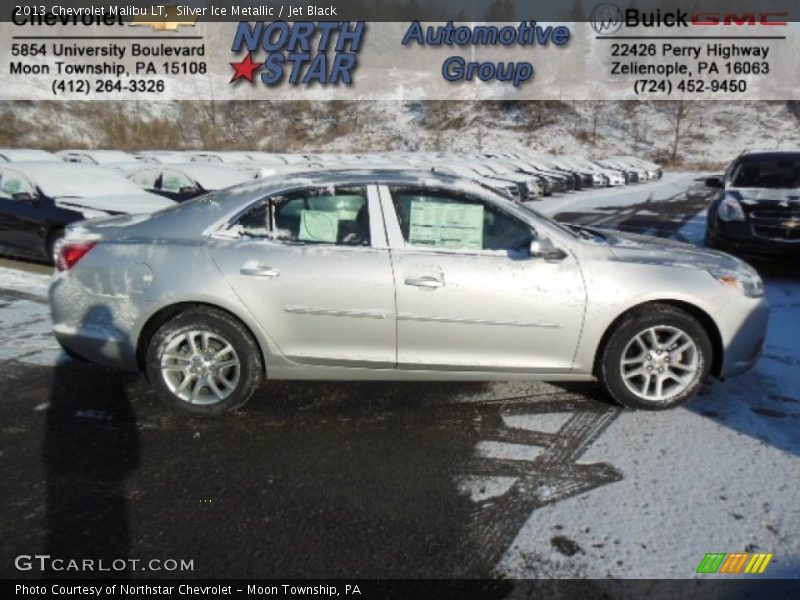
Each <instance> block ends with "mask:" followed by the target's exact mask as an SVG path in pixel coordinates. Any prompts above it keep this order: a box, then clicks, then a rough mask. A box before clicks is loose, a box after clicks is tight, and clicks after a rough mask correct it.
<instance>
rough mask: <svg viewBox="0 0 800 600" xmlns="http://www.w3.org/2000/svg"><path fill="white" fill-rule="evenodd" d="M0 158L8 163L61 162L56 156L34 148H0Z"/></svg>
mask: <svg viewBox="0 0 800 600" xmlns="http://www.w3.org/2000/svg"><path fill="white" fill-rule="evenodd" d="M0 156H2V157H4V158H6V159H8V161H9V162H20V161H39V162H44V161H50V162H63V161H62V160H61V157H60V156H56V155H55V154H53V153H52V152H48V151H47V150H37V149H35V148H0Z"/></svg>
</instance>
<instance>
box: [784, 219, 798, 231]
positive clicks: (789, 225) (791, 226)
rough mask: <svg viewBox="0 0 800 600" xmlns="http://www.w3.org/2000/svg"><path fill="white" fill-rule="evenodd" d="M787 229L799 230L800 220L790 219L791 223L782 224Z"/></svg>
mask: <svg viewBox="0 0 800 600" xmlns="http://www.w3.org/2000/svg"><path fill="white" fill-rule="evenodd" d="M781 225H783V226H784V227H786V229H797V228H798V227H800V219H790V220H789V221H784V222H783V223H781Z"/></svg>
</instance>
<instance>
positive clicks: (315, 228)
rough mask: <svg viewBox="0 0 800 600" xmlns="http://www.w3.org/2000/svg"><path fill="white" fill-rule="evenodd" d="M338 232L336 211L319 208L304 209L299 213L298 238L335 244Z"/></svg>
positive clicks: (304, 240)
mask: <svg viewBox="0 0 800 600" xmlns="http://www.w3.org/2000/svg"><path fill="white" fill-rule="evenodd" d="M338 233H339V218H338V217H337V215H336V213H331V212H325V211H321V210H304V211H302V212H301V213H300V234H299V235H298V236H297V239H298V240H300V241H303V242H325V243H329V244H335V243H336V236H337V234H338Z"/></svg>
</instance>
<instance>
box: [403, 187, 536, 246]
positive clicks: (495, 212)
mask: <svg viewBox="0 0 800 600" xmlns="http://www.w3.org/2000/svg"><path fill="white" fill-rule="evenodd" d="M390 191H391V193H392V198H393V200H394V207H395V211H396V212H397V219H398V221H399V222H400V230H401V231H402V233H403V239H404V240H405V241H406V243H407V244H410V245H412V246H421V247H429V248H446V249H452V250H505V251H515V250H519V249H521V248H523V247H527V245H528V243H529V242H530V240H531V235H532V230H531V228H530V227H529V226H528V225H527V224H525V223H523V222H522V221H520V220H519V219H517V218H515V217H513V216H511V215H509V214H507V213H505V212H503V211H502V210H500V209H499V208H497V207H496V206H493V205H491V204H487V203H486V202H483V201H482V200H478V199H475V198H470V197H467V196H462V195H460V194H456V193H453V192H450V191H445V190H431V189H422V188H413V187H391V188H390Z"/></svg>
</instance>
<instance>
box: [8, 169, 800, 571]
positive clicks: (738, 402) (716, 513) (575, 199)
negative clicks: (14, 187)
mask: <svg viewBox="0 0 800 600" xmlns="http://www.w3.org/2000/svg"><path fill="white" fill-rule="evenodd" d="M697 177H698V174H694V173H674V174H667V175H665V177H664V179H663V180H661V181H659V182H653V183H648V184H642V185H638V186H630V187H627V188H624V189H618V190H616V189H612V190H592V191H587V192H582V193H577V194H569V195H562V196H554V197H552V198H548V199H546V200H543V201H541V202H540V203H538V205H537V208H539V209H540V210H541V211H542V212H545V213H548V214H558V213H563V212H575V211H592V210H595V209H605V210H607V209H609V208H610V207H630V206H633V205H637V206H639V205H641V204H642V203H644V202H647V201H649V202H651V203H652V204H653V207H652V209H653V212H654V213H658V211H659V203H660V202H665V201H667V200H669V201H674V200H675V197H676V196H679V195H680V194H681V192H682V190H686V189H687V187H689V186H691V185H692V182H693V180H695V179H696V178H697ZM639 208H641V206H640V207H639ZM690 217H691V218H689V219H688V220H685V222H684V221H681V223H682V225H681V227H680V229H679V232H678V234H679V237H683V238H684V239H688V240H690V241H694V242H701V241H702V237H703V230H704V219H703V214H702V212H700V213H699V214H697V215H695V216H690ZM48 279H49V278H48V277H47V276H46V275H41V274H34V273H28V272H23V271H19V270H16V269H12V268H5V267H0V363H2V364H3V365H4V366H5V367H6V368H9V367H12V368H13V364H14V362H20V363H30V364H36V365H54V364H56V363H57V362H59V361H62V360H65V357H64V355H63V354H62V353H61V352H60V351H59V349H58V346H57V344H56V343H55V341H54V339H53V338H52V336H51V334H50V333H49V311H48V307H47V303H46V288H47V284H48ZM766 294H767V297H768V299H769V301H770V304H771V306H772V318H771V322H770V328H769V332H768V337H767V342H766V350H765V354H764V357H763V358H762V360H761V361H760V362H759V363H758V365H757V367H756V368H755V369H754V370H753V371H752V372H751V373H748V374H747V375H744V376H741V377H738V378H735V379H731V380H729V381H726V382H716V383H715V384H714V385H713V387H712V388H711V390H710V392H708V393H707V394H705V395H703V396H701V397H699V398H697V399H695V400H694V401H693V402H692V403H690V404H689V405H688V406H687V407H685V408H680V409H676V410H673V411H669V412H667V413H648V412H636V411H620V410H617V409H615V408H613V407H603V406H599V407H598V404H599V403H597V402H594V401H591V400H588V401H587V400H586V399H585V398H584V399H580V398H578V400H576V402H577V404H575V405H573V407H572V408H571V409H567V408H561V405H560V404H558V402H555V403H554V406H555V408H552V409H551V408H546V409H543V408H542V405H541V403H539V405H538V407H537V408H531V407H536V406H537V402H530V404H527V405H526V404H524V403H523V404H522V405H521V406H520V405H516V407H515V408H509V409H508V410H507V411H506V410H505V409H503V410H504V411H505V412H504V414H503V416H502V423H501V424H500V428H510V429H513V430H514V431H515V432H517V434H516V435H517V438H516V439H515V440H511V439H508V438H506V439H505V440H502V439H500V440H498V439H496V436H495V439H490V438H491V436H488V437H487V439H483V440H481V441H479V442H478V443H477V445H476V447H475V457H476V460H478V461H484V463H483V464H488V465H491V464H492V461H497V462H499V463H503V464H508V463H513V462H517V463H521V464H525V463H530V464H533V463H535V462H536V461H541V460H543V457H546V456H547V455H548V453H550V454H552V453H553V452H555V451H557V450H558V446H559V440H560V439H566V438H567V437H568V435H571V436H575V431H578V435H577V436H576V437H574V440H575V441H574V447H573V449H572V450H571V452H572V455H571V456H570V459H569V460H571V461H574V462H573V463H571V464H573V465H575V467H576V468H577V469H579V470H580V469H581V468H583V467H582V466H584V465H595V467H596V469H597V473H598V478H597V483H595V484H592V485H587V486H585V487H584V488H581V487H580V485H578V486H577V487H572V488H569V486H567V487H566V488H565V487H564V486H563V485H561V484H563V481H559V482H549V481H544V482H539V487H538V488H536V494H538V496H537V497H536V498H533V499H531V500H533V501H532V502H531V503H530V504H528V505H526V506H529V508H526V509H525V512H524V513H523V514H522V519H521V520H520V522H519V523H518V524H517V525H516V526H515V529H514V530H513V531H512V532H511V534H512V535H511V536H510V538H509V539H508V540H506V541H504V545H503V548H501V551H500V552H499V554H498V555H499V556H500V559H499V563H498V565H497V571H498V573H499V574H502V575H504V576H506V577H512V578H517V577H520V578H530V577H566V578H572V577H597V578H604V577H618V578H640V577H654V578H688V577H694V576H695V569H696V567H697V565H698V564H699V563H700V561H701V559H702V558H703V556H704V555H705V554H706V553H707V552H741V551H760V552H772V553H774V558H773V559H772V562H771V564H770V566H769V569H768V571H767V574H768V575H769V576H773V577H800V537H798V535H797V534H798V532H800V483H799V482H800V369H798V366H800V319H798V317H799V316H800V277H796V278H788V279H787V278H784V279H780V278H775V277H768V278H767V279H766ZM482 389H483V392H481V397H480V398H465V399H464V400H465V401H486V400H487V399H488V400H491V399H492V398H509V397H512V396H516V397H524V396H525V395H528V396H538V397H544V398H545V399H547V397H548V396H547V395H548V394H553V393H554V390H557V388H553V386H549V385H547V384H521V383H509V384H504V383H499V384H493V385H491V386H488V387H486V388H482ZM534 391H536V393H534ZM562 393H563V392H562ZM577 395H578V396H580V394H577ZM556 400H558V398H556ZM581 402H583V404H581ZM564 406H565V407H567V404H565V405H564ZM575 406H577V408H575ZM581 407H583V408H581ZM34 408H35V407H34V406H31V409H32V410H34ZM581 411H583V412H581ZM520 432H521V433H520ZM525 435H529V436H530V437H529V438H528V439H533V440H535V439H539V440H550V441H551V442H552V444H551V445H550V446H547V444H545V443H544V442H542V443H539V444H537V443H536V442H530V443H527V442H526V441H525V439H523V438H524V437H525ZM547 443H550V442H547ZM570 443H572V442H570ZM554 449H555V450H554ZM595 467H587V470H591V469H593V468H595ZM559 475H563V472H559ZM519 481H520V478H518V477H514V476H513V475H509V474H508V473H505V472H504V473H502V474H500V473H498V474H493V473H492V472H491V471H488V472H487V471H484V472H482V473H479V474H477V475H476V474H474V473H472V474H467V473H465V474H464V477H463V478H462V479H460V480H458V481H455V482H454V485H457V486H458V487H459V489H461V490H462V492H463V493H464V494H465V495H467V496H469V497H470V498H471V499H472V501H473V502H474V503H475V506H476V511H478V512H479V510H478V509H480V510H484V509H486V510H489V509H491V508H492V507H493V508H494V509H496V510H498V511H499V512H498V514H500V515H502V514H503V512H504V510H505V507H504V504H503V503H504V502H512V500H511V499H512V498H513V502H514V503H516V504H515V506H517V507H518V506H519V485H518V484H519ZM559 485H561V487H559ZM526 489H529V490H530V489H531V488H526ZM564 490H566V492H565V491H564ZM529 493H532V492H529ZM515 494H516V495H515ZM520 525H521V527H520ZM482 527H483V526H482ZM486 530H487V531H490V530H491V529H490V528H489V527H487V529H486Z"/></svg>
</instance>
